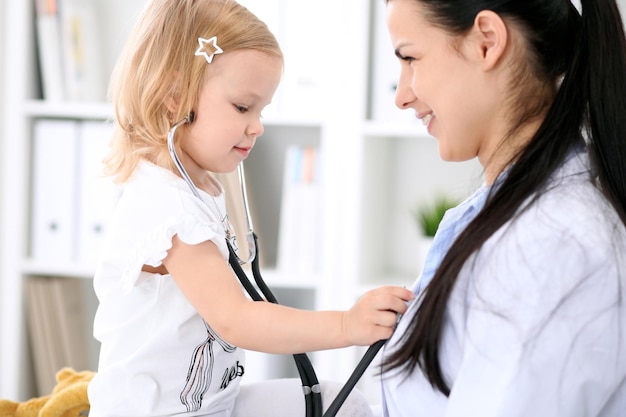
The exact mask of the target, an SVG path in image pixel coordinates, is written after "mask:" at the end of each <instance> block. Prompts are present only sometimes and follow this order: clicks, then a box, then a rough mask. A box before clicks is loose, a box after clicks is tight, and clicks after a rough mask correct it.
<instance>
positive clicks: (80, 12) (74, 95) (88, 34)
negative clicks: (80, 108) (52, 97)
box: [57, 0, 105, 101]
mask: <svg viewBox="0 0 626 417" xmlns="http://www.w3.org/2000/svg"><path fill="white" fill-rule="evenodd" d="M57 1H59V7H58V10H59V17H60V22H61V31H60V37H61V47H62V56H63V64H64V66H63V69H64V85H65V97H66V99H67V100H70V101H102V100H104V98H105V96H104V84H105V81H104V79H103V73H102V65H101V61H102V60H101V56H102V47H101V46H100V45H101V42H100V39H99V35H98V22H97V20H96V15H95V10H94V5H93V2H92V1H85V0H57Z"/></svg>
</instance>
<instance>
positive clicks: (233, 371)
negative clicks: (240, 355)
mask: <svg viewBox="0 0 626 417" xmlns="http://www.w3.org/2000/svg"><path fill="white" fill-rule="evenodd" d="M243 374H244V369H243V366H241V365H240V364H239V361H237V363H236V364H235V365H233V366H231V367H230V368H226V370H225V371H224V375H223V376H222V385H220V389H226V388H227V387H228V385H229V384H230V382H231V381H233V380H235V379H236V378H237V377H240V376H243Z"/></svg>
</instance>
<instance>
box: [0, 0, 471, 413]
mask: <svg viewBox="0 0 626 417" xmlns="http://www.w3.org/2000/svg"><path fill="white" fill-rule="evenodd" d="M92 1H94V2H96V3H97V4H98V7H99V8H100V9H99V10H100V11H101V12H100V15H101V16H102V22H103V24H104V27H108V28H114V30H112V31H109V32H114V33H115V39H113V40H112V41H111V42H110V45H107V48H106V53H105V54H104V55H105V64H106V65H105V69H106V70H107V71H110V69H111V68H112V65H113V62H114V60H115V57H116V51H119V48H120V45H121V44H122V43H123V40H124V37H125V33H126V30H127V28H129V27H130V25H131V24H132V22H134V19H135V17H136V12H135V11H136V10H138V7H140V6H141V5H142V4H143V0H133V1H130V2H129V1H126V0H115V1H111V0H92ZM242 3H243V4H244V5H248V6H249V7H250V8H251V9H252V10H253V11H256V10H255V7H260V5H261V4H262V2H260V0H257V1H255V0H247V1H245V0H244V1H242ZM266 3H267V4H270V3H271V4H273V5H274V6H276V7H279V6H280V7H282V6H285V7H287V6H289V7H293V6H294V4H295V5H297V6H298V7H305V8H306V7H308V8H309V9H310V8H314V9H317V10H321V11H323V12H319V11H318V12H317V16H318V17H320V18H323V19H324V21H323V25H319V22H317V23H316V26H315V27H317V28H318V29H317V30H316V31H307V36H308V37H311V38H312V39H313V41H314V42H312V43H310V42H309V43H307V45H308V46H314V47H312V48H308V47H304V46H303V47H302V48H298V45H293V42H291V43H290V44H288V45H284V44H283V47H284V52H285V54H286V56H287V67H286V70H285V82H284V83H283V85H282V86H281V87H280V90H279V93H278V95H277V99H276V102H277V107H278V108H282V109H283V111H282V112H280V111H277V112H275V113H271V115H268V117H267V118H266V119H265V125H266V132H265V135H264V136H263V137H262V138H260V139H259V141H258V143H257V146H256V147H255V150H254V152H253V153H252V155H251V156H250V158H249V160H248V161H247V162H246V173H247V177H248V179H249V184H248V191H249V193H250V194H251V200H253V202H254V204H255V212H254V214H255V218H254V224H255V228H256V230H257V232H258V234H259V239H260V243H261V250H262V251H263V256H264V260H265V265H263V270H264V276H265V277H266V279H267V281H268V282H269V283H270V285H273V286H274V287H275V288H277V294H278V299H279V301H281V302H283V303H285V304H292V305H297V306H300V307H303V308H315V309H340V308H348V307H350V306H351V305H352V304H353V302H354V301H355V300H356V298H357V297H358V296H359V295H360V294H361V293H362V291H364V289H366V288H370V287H373V286H376V285H379V284H398V285H408V284H410V283H411V282H412V281H413V279H414V278H415V277H416V276H417V273H418V270H419V266H418V264H417V263H418V256H417V255H416V254H415V253H414V251H415V250H416V247H417V242H418V240H419V233H418V231H417V227H416V226H415V224H414V223H411V222H412V220H411V214H410V210H411V208H412V205H413V204H417V203H418V202H419V201H422V200H423V201H425V200H428V199H429V198H430V197H432V196H431V193H434V192H437V191H439V190H440V189H441V190H442V191H445V192H448V191H450V190H452V192H457V193H458V194H463V193H464V192H466V191H467V189H468V188H470V185H469V183H468V178H469V179H472V180H473V179H475V178H478V176H479V174H480V173H478V174H470V175H469V176H468V172H476V169H475V168H476V167H475V164H472V163H468V164H461V165H459V166H458V167H455V166H453V165H446V164H443V163H440V162H439V161H438V156H437V154H436V142H435V141H434V140H433V139H432V138H428V137H427V135H426V133H425V132H424V129H423V128H422V127H421V126H419V125H418V124H417V123H416V122H415V121H413V122H411V118H410V117H404V118H403V120H402V121H398V120H400V119H397V120H387V121H380V120H379V121H372V120H371V119H369V118H368V112H369V110H368V109H370V108H371V105H368V102H370V101H371V99H370V94H369V92H368V91H369V90H370V89H371V88H369V87H368V86H369V85H370V83H371V82H370V76H371V73H372V68H371V67H372V62H373V61H374V59H373V58H372V56H371V54H372V50H373V48H371V47H370V44H371V43H372V41H373V37H374V35H373V34H372V27H373V16H372V10H374V9H375V7H374V4H377V3H382V2H379V0H368V1H363V0H344V1H341V2H336V1H334V0H319V1H318V2H304V1H303V0H267V1H266ZM6 7H7V13H6V19H5V22H3V25H0V26H2V27H3V28H4V30H5V31H6V32H5V39H6V42H5V47H6V56H7V57H10V61H11V65H7V66H6V69H5V74H6V77H5V89H6V103H7V104H6V119H5V120H6V121H10V122H9V123H6V124H5V126H4V128H3V129H4V130H3V135H4V137H3V140H4V142H5V145H4V151H5V152H4V155H3V161H2V169H3V171H2V178H1V179H2V181H3V186H2V192H3V195H2V202H3V203H2V204H3V210H2V215H3V217H2V231H3V233H2V251H3V253H2V265H1V270H0V271H1V273H0V340H1V341H2V343H0V369H1V370H2V372H0V398H15V399H20V400H24V399H26V398H29V397H30V396H32V378H31V374H32V368H31V366H30V364H29V349H28V340H27V332H26V331H25V329H26V320H25V313H24V311H25V308H24V305H25V303H24V286H23V283H24V280H25V279H26V278H28V277H29V276H50V275H53V276H54V275H58V276H73V277H77V278H87V279H88V278H90V277H91V275H92V272H93V268H94V266H93V265H50V264H41V263H37V262H34V261H32V260H30V259H29V256H28V254H29V252H28V248H29V241H28V240H29V237H28V236H29V234H28V230H29V197H30V191H29V190H30V188H29V187H30V172H29V167H30V160H29V158H30V154H31V149H30V147H31V145H30V144H31V139H32V138H31V124H32V122H33V120H35V119H38V118H61V119H64V118H69V119H78V120H85V119H97V120H105V119H110V118H111V117H112V110H111V108H110V107H109V105H107V104H104V103H49V102H45V101H42V100H39V99H38V92H37V90H38V89H37V83H36V80H37V75H36V74H35V73H34V68H36V66H35V48H34V28H33V9H32V5H31V2H30V1H23V2H10V3H7V4H6ZM376 7H379V6H376ZM131 9H132V11H131V12H129V10H131ZM265 10H267V9H265ZM260 15H261V14H260ZM278 16H284V13H283V12H280V13H279V14H278ZM300 16H301V18H302V19H305V18H306V17H307V14H306V13H304V14H302V13H301V14H300ZM261 17H264V16H262V15H261ZM122 18H123V19H122ZM268 20H269V22H268V23H270V27H271V28H272V24H273V25H276V26H275V28H276V31H279V32H280V31H282V30H286V29H285V26H284V25H283V23H281V22H280V19H279V18H276V19H273V18H270V19H268ZM107 22H108V23H107ZM113 22H115V23H114V24H113ZM4 23H6V24H4ZM302 23H306V24H308V25H311V22H302ZM322 26H323V29H319V28H320V27H322ZM304 29H306V25H305V26H304ZM304 29H303V30H304ZM279 39H280V36H279ZM293 55H296V57H297V58H298V59H301V60H304V62H305V63H312V65H313V64H314V65H313V67H314V69H315V71H316V72H315V74H313V75H314V76H315V77H316V78H315V79H314V80H313V81H315V82H314V83H313V84H314V85H315V88H314V90H315V91H314V93H315V94H316V95H315V96H313V99H317V100H318V101H317V102H315V100H313V99H312V95H311V94H313V93H312V90H311V91H309V90H307V91H304V90H306V88H305V89H304V90H303V91H301V92H302V97H301V100H298V97H299V96H298V95H297V94H296V95H294V93H293V91H290V90H289V89H290V88H295V89H296V90H297V89H298V88H299V87H298V83H299V82H302V83H303V84H304V85H305V87H306V86H310V82H311V79H310V77H311V76H312V75H311V74H310V73H306V74H304V76H303V77H301V78H299V75H298V73H297V70H298V68H299V67H298V65H297V62H298V61H297V60H295V59H294V58H293ZM376 59H377V60H380V59H390V60H394V59H395V58H394V57H393V53H392V52H391V50H390V51H389V54H388V57H387V56H385V58H381V57H377V58H376ZM293 68H295V70H294V69H293ZM290 71H293V72H290ZM294 73H295V75H294ZM307 83H309V84H307ZM311 100H313V102H311ZM388 104H389V106H393V103H392V102H389V103H388ZM403 116H404V115H403ZM293 143H296V144H303V145H308V144H314V145H317V146H319V150H320V153H321V164H322V172H323V178H322V180H321V183H322V189H321V195H320V202H321V209H320V211H321V219H322V220H321V221H320V222H319V224H318V225H317V227H318V228H319V230H320V231H321V235H322V245H321V261H320V270H319V272H318V273H316V274H312V275H310V276H308V277H298V278H297V279H295V278H294V277H291V276H288V275H285V274H282V273H281V272H280V271H277V270H276V257H277V254H276V251H277V247H278V245H277V230H278V221H279V218H278V213H279V211H280V210H279V208H280V198H281V187H280V185H281V181H282V171H281V170H282V167H283V161H282V155H283V153H284V150H285V149H286V147H287V146H288V145H289V144H293ZM459 184H460V185H459ZM303 238H306V237H303ZM294 244H297V242H294ZM363 352H364V348H346V349H339V350H333V351H324V352H316V353H315V354H313V355H312V357H313V361H314V366H315V368H316V371H317V373H318V377H319V378H320V380H337V381H345V380H346V379H347V378H348V376H349V375H350V373H351V372H352V370H353V368H354V366H355V365H356V363H357V362H358V360H359V359H360V356H361V354H362V353H363ZM257 357H258V356H257V355H252V356H251V357H250V358H249V360H248V367H249V368H250V369H251V374H253V375H254V377H256V378H267V377H279V376H295V375H296V373H295V367H293V365H292V364H290V363H289V362H290V361H291V358H290V357H286V359H285V358H274V357H272V358H270V359H268V358H267V357H266V358H265V360H264V361H258V362H255V359H256V358H257ZM254 363H256V364H257V365H256V369H254V367H255V365H254ZM377 381H378V380H377V378H376V377H375V376H374V375H373V371H372V372H368V375H367V376H366V378H364V380H362V382H361V383H360V384H359V387H360V388H361V389H362V390H363V391H364V392H365V393H366V394H367V395H368V396H369V398H370V400H371V401H372V403H376V402H377V401H378V395H379V394H378V391H379V390H378V387H377V383H378V382H377Z"/></svg>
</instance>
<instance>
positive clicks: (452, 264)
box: [385, 0, 626, 395]
mask: <svg viewBox="0 0 626 417" xmlns="http://www.w3.org/2000/svg"><path fill="white" fill-rule="evenodd" d="M387 1H393V0H387ZM416 2H419V3H420V4H421V5H422V10H425V12H424V13H425V17H426V18H427V19H428V21H429V22H431V23H432V24H434V25H436V26H437V27H440V28H442V29H444V30H446V31H447V32H449V33H450V34H452V35H458V36H462V35H463V34H465V33H467V32H468V31H469V30H470V28H471V27H472V25H473V22H474V18H475V17H476V15H477V14H478V13H479V12H480V11H481V10H491V11H493V12H495V13H497V14H498V15H500V16H501V17H502V18H503V19H504V20H505V22H508V23H511V22H514V24H516V25H518V26H519V27H521V33H522V34H523V36H524V38H525V47H526V52H525V53H526V55H528V56H522V57H520V58H519V59H518V61H517V62H518V63H519V65H520V67H521V68H524V66H527V67H529V68H524V69H523V70H522V72H524V73H525V74H526V75H525V78H524V79H525V80H528V79H535V80H538V81H539V82H540V83H542V84H544V85H546V86H555V89H554V94H553V95H552V96H550V95H548V96H547V97H548V100H549V102H548V108H547V109H546V111H545V112H544V113H545V114H546V115H545V118H544V120H543V122H542V123H541V125H540V127H539V129H538V130H537V132H536V133H535V134H534V136H533V137H532V139H531V140H530V142H529V143H528V144H527V146H526V147H525V148H524V149H522V150H521V151H520V152H519V153H518V154H517V155H515V157H514V159H513V160H512V161H511V162H512V165H511V167H510V169H509V170H508V173H507V176H506V177H505V178H503V179H502V182H501V184H499V186H498V187H497V189H496V190H495V191H494V192H493V193H491V194H490V195H489V198H488V200H487V202H486V204H485V206H484V208H483V209H482V210H481V212H480V213H479V214H478V215H477V216H476V218H475V219H474V220H473V221H472V222H471V223H470V224H469V225H468V226H467V228H466V229H465V230H464V231H463V232H462V233H461V234H460V235H459V236H458V238H457V239H456V240H455V242H454V243H453V244H452V246H451V247H450V249H449V251H448V252H447V254H446V256H445V257H444V259H443V260H442V262H441V264H440V266H439V268H438V270H437V271H436V273H435V275H434V277H433V279H432V280H431V281H430V283H429V284H428V286H427V287H426V289H425V293H424V295H423V299H422V303H421V304H420V306H419V307H418V309H417V311H416V314H415V316H413V317H412V321H411V322H410V324H409V327H408V329H407V332H406V333H405V334H404V335H403V336H402V338H401V341H400V343H401V345H400V346H399V347H398V349H396V350H394V352H393V353H392V354H391V355H390V357H389V358H388V360H387V361H386V363H385V369H386V370H391V369H400V370H403V371H406V372H412V371H414V370H415V368H416V367H420V368H421V369H422V371H423V372H424V374H425V376H426V377H427V378H428V380H429V382H430V383H431V384H432V385H433V386H434V387H435V388H436V389H438V390H439V391H441V392H442V393H444V394H445V395H449V392H450V388H449V386H448V385H447V383H446V381H445V379H444V376H443V372H442V368H441V364H440V361H439V353H440V341H441V336H442V329H443V325H444V318H445V312H446V306H447V303H448V300H449V298H450V295H451V293H452V290H453V288H454V286H455V283H456V281H457V278H458V276H459V274H460V272H461V270H462V268H463V266H464V265H465V264H466V262H467V261H468V259H469V258H470V257H471V256H472V255H473V254H474V253H476V252H477V251H478V250H479V249H480V247H481V246H482V245H483V244H484V243H485V242H486V241H487V240H488V239H489V238H490V237H491V236H492V235H493V234H494V233H495V232H496V231H497V230H498V229H500V228H501V227H503V226H504V225H505V224H506V223H507V222H509V221H511V220H512V219H513V218H514V217H515V216H516V215H517V214H518V212H519V210H520V207H522V206H523V203H524V202H525V201H531V204H532V201H534V198H535V197H536V196H537V195H540V194H541V191H542V190H543V189H544V187H545V186H546V184H547V181H548V179H549V178H550V176H551V175H552V174H553V173H554V172H555V170H556V169H557V168H558V167H559V165H561V164H562V163H563V161H564V160H565V157H566V156H567V154H568V152H569V151H570V150H571V149H572V148H573V147H574V146H576V145H577V144H581V143H583V142H586V144H587V148H588V149H589V152H590V156H591V161H592V164H593V168H594V170H595V171H596V172H597V174H598V183H599V185H598V188H599V189H600V190H601V191H602V192H603V193H604V195H605V196H606V198H607V200H608V201H609V202H610V203H611V204H612V206H613V207H614V208H615V210H616V212H617V213H618V215H619V216H620V218H621V220H622V222H624V223H625V224H626V172H625V170H626V117H624V115H625V114H626V42H625V40H624V32H623V27H622V21H621V18H620V15H619V11H618V8H617V5H616V3H615V0H582V13H581V14H579V13H578V11H577V10H576V8H575V7H574V6H573V5H572V4H571V2H570V1H565V0H523V1H519V0H475V1H468V0H416ZM519 76H524V75H523V74H522V73H520V74H519ZM521 86H522V87H523V88H524V91H526V93H524V91H522V90H521V89H519V88H517V89H516V88H514V87H512V91H513V92H514V94H517V96H516V100H514V103H516V104H519V103H523V102H526V101H527V100H530V101H534V102H535V103H541V102H542V100H541V99H540V98H537V97H534V96H529V94H535V93H534V92H532V93H528V91H529V90H531V91H532V89H528V88H526V87H528V85H526V84H523V85H521ZM548 90H549V88H548ZM543 102H545V100H543ZM517 109H518V110H519V114H518V116H517V117H518V120H517V126H518V127H519V126H520V125H522V124H523V123H524V121H526V120H529V112H530V111H532V108H530V107H527V106H526V107H524V106H521V105H518V106H517Z"/></svg>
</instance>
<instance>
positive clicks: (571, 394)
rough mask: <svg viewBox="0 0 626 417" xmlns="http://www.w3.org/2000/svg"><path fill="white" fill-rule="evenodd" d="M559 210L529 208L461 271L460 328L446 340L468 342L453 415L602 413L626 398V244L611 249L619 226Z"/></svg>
mask: <svg viewBox="0 0 626 417" xmlns="http://www.w3.org/2000/svg"><path fill="white" fill-rule="evenodd" d="M544 208H545V207H544ZM596 209H597V208H596ZM557 212H558V211H557ZM550 213H551V210H548V211H544V210H542V209H540V208H537V209H536V210H535V211H534V212H532V211H531V212H529V213H526V214H524V215H522V217H520V218H519V219H518V220H517V221H515V222H514V223H513V224H512V225H510V226H508V227H507V228H505V229H503V230H501V231H500V232H499V233H498V234H497V235H496V236H494V237H492V238H491V239H490V241H489V242H488V243H487V244H486V245H485V246H484V247H483V248H482V249H481V251H480V252H479V253H478V255H477V256H476V257H475V258H474V259H473V260H472V262H470V263H468V265H467V266H466V270H465V271H464V272H463V273H462V274H461V276H460V277H459V282H458V284H457V288H456V289H455V291H454V293H453V296H452V299H451V305H452V307H451V308H450V309H449V313H450V315H451V317H450V318H452V320H451V321H452V322H456V323H457V326H458V328H456V329H454V326H452V327H450V328H448V329H447V331H446V332H445V333H444V339H445V338H448V339H449V340H450V339H452V338H460V339H462V340H463V342H462V343H463V345H464V347H463V356H462V357H461V358H460V364H458V367H457V368H456V370H455V375H450V377H451V380H454V384H453V387H452V390H451V395H450V397H449V402H448V405H447V407H446V413H445V416H447V417H460V416H467V415H476V416H481V417H504V416H506V417H522V416H524V417H527V416H565V415H567V416H568V417H575V416H580V417H583V416H596V415H600V412H601V410H602V409H603V407H605V406H606V404H607V403H609V402H610V400H611V397H612V396H613V395H614V394H615V392H616V391H618V390H622V394H621V395H624V391H623V390H624V385H623V384H624V378H625V373H626V371H625V370H626V357H625V355H623V353H620V352H622V351H623V347H624V346H626V344H625V343H626V338H625V334H624V333H625V331H624V324H625V318H626V317H625V310H624V307H623V306H622V303H621V301H620V293H621V292H623V288H622V284H621V283H620V270H619V266H618V265H616V261H615V259H622V260H623V257H624V255H623V254H624V252H623V251H624V247H623V243H622V246H621V247H617V248H616V247H609V246H607V242H611V241H612V240H613V238H615V236H611V232H610V230H614V229H613V228H609V227H607V228H603V227H602V225H600V227H599V228H597V229H596V227H597V226H598V224H594V227H586V226H585V225H584V222H585V220H584V219H583V218H580V219H577V218H572V217H569V218H568V219H567V224H565V223H564V222H563V221H562V219H561V218H557V217H555V215H554V213H555V212H552V213H553V214H550ZM557 216H558V215H557ZM577 221H580V222H583V224H582V225H581V224H580V223H578V224H577V223H576V222H577ZM572 222H573V223H572ZM598 229H599V230H598ZM620 239H621V240H620ZM620 239H617V241H618V242H619V241H621V242H623V236H622V237H621V238H620ZM620 251H622V252H620ZM622 265H623V262H622ZM623 272H624V271H621V273H622V274H623ZM469 276H472V277H473V278H472V280H471V281H470V280H469V279H467V278H468V277H469ZM455 315H456V317H454V316H455ZM459 334H461V335H462V336H461V337H459V336H458V335H459ZM444 346H445V343H444ZM444 355H445V352H444Z"/></svg>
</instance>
